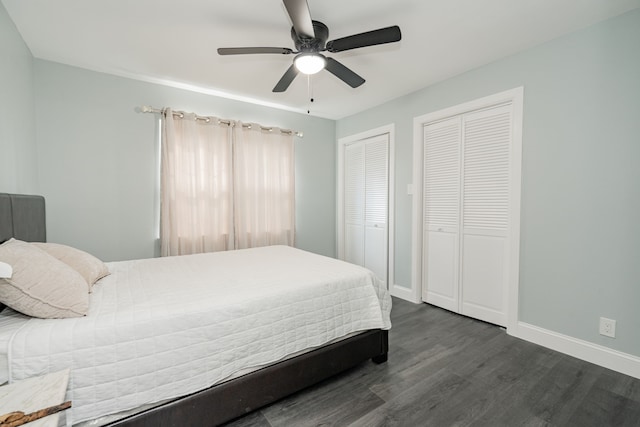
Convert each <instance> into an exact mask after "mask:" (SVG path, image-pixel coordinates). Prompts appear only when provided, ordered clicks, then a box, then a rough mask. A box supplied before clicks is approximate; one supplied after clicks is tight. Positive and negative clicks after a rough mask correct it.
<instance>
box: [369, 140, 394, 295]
mask: <svg viewBox="0 0 640 427" xmlns="http://www.w3.org/2000/svg"><path fill="white" fill-rule="evenodd" d="M364 152H365V210H364V224H365V227H364V233H365V236H364V241H365V251H364V266H365V267H366V268H368V269H369V270H371V271H373V272H374V273H375V274H376V276H378V277H379V278H380V279H381V280H383V281H384V282H385V283H386V282H387V265H388V262H387V239H388V232H387V222H388V221H387V216H388V215H387V213H388V188H389V185H388V182H389V171H388V164H389V139H388V135H387V134H385V135H380V136H376V137H373V138H370V139H367V140H366V141H365V143H364Z"/></svg>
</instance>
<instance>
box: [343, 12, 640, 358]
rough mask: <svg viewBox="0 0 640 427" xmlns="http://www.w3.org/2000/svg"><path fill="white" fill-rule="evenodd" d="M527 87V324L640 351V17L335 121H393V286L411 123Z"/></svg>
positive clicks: (346, 124) (346, 125)
mask: <svg viewBox="0 0 640 427" xmlns="http://www.w3.org/2000/svg"><path fill="white" fill-rule="evenodd" d="M518 86H524V90H525V94H524V128H523V164H522V217H521V221H522V223H521V227H522V228H521V252H520V320H522V321H524V322H527V323H530V324H533V325H537V326H539V327H542V328H546V329H549V330H552V331H557V332H560V333H562V334H566V335H569V336H572V337H577V338H580V339H583V340H586V341H590V342H594V343H597V344H600V345H604V346H607V347H610V348H614V349H617V350H620V351H623V352H626V353H630V354H634V355H638V356H640V339H639V337H640V335H639V334H640V332H639V331H640V310H639V309H638V304H639V303H640V221H639V220H638V218H640V185H639V183H640V166H639V164H640V10H635V11H633V12H630V13H627V14H625V15H622V16H619V17H617V18H614V19H611V20H608V21H605V22H603V23H600V24H598V25H595V26H593V27H590V28H587V29H585V30H582V31H579V32H576V33H573V34H570V35H568V36H565V37H562V38H560V39H557V40H555V41H552V42H549V43H547V44H544V45H541V46H538V47H536V48H534V49H531V50H528V51H526V52H523V53H520V54H517V55H514V56H511V57H509V58H506V59H503V60H500V61H497V62H494V63H491V64H489V65H487V66H484V67H481V68H478V69H475V70H472V71H470V72H467V73H465V74H462V75H460V76H457V77H455V78H452V79H449V80H446V81H444V82H441V83H439V84H436V85H433V86H430V87H427V88H425V89H423V90H421V91H418V92H415V93H413V94H410V95H407V96H404V97H401V98H398V99H396V100H393V101H391V102H389V103H386V104H384V105H381V106H379V107H376V108H373V109H371V110H368V111H365V112H362V113H360V114H357V115H354V116H351V117H347V118H345V119H342V120H339V121H338V123H337V128H336V131H337V137H338V138H341V137H345V136H348V135H352V134H355V133H358V132H362V131H365V130H367V129H371V128H375V127H378V126H381V125H385V124H388V123H395V125H396V205H395V214H396V242H395V250H396V272H395V274H396V282H397V284H398V285H401V286H410V283H411V214H412V212H411V196H408V195H406V188H407V184H408V183H411V182H412V175H411V174H412V166H411V165H412V151H411V150H412V144H413V140H412V138H413V135H412V132H413V130H412V122H413V118H414V117H416V116H420V115H423V114H426V113H429V112H433V111H437V110H439V109H442V108H446V107H450V106H453V105H457V104H460V103H463V102H466V101H470V100H473V99H476V98H480V97H483V96H487V95H490V94H493V93H497V92H500V91H503V90H507V89H511V88H514V87H518ZM600 316H604V317H609V318H612V319H616V320H617V321H618V323H617V337H616V338H615V339H610V338H606V337H602V336H600V335H599V334H598V318H599V317H600Z"/></svg>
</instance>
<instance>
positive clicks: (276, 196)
mask: <svg viewBox="0 0 640 427" xmlns="http://www.w3.org/2000/svg"><path fill="white" fill-rule="evenodd" d="M233 156H234V205H235V211H234V213H235V215H234V217H235V246H236V249H242V248H250V247H255V246H267V245H289V246H293V244H294V230H295V184H294V183H295V166H294V165H295V163H294V161H295V150H294V141H293V135H292V134H290V133H289V134H286V133H283V132H280V129H277V128H271V129H269V130H267V129H264V128H262V127H261V126H260V125H255V124H254V125H245V126H243V125H242V123H237V124H236V126H235V128H234V154H233Z"/></svg>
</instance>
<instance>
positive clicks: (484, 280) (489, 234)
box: [460, 106, 512, 325]
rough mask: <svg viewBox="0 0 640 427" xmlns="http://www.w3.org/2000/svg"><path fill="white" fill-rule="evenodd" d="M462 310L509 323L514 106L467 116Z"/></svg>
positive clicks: (464, 132) (464, 124)
mask: <svg viewBox="0 0 640 427" xmlns="http://www.w3.org/2000/svg"><path fill="white" fill-rule="evenodd" d="M463 134H464V149H463V155H462V158H463V183H462V193H463V194H462V212H463V213H462V227H463V231H462V239H461V245H462V253H461V256H462V269H461V271H462V277H461V284H462V286H461V298H460V300H461V307H460V312H461V313H462V314H465V315H468V316H471V317H475V318H477V319H481V320H485V321H488V322H491V323H495V324H498V325H506V307H507V305H506V304H507V301H506V297H507V291H508V289H507V277H508V274H507V273H508V270H507V265H508V259H507V257H508V253H509V252H508V237H509V236H508V233H507V232H508V227H509V179H510V176H509V164H510V160H509V155H510V146H511V137H512V136H511V107H510V106H504V107H498V108H493V109H490V110H485V111H480V112H477V113H469V114H465V115H464V116H463Z"/></svg>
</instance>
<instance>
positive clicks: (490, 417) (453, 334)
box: [227, 299, 640, 427]
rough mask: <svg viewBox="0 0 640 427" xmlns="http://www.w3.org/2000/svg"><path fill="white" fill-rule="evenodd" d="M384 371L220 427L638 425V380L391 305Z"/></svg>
mask: <svg viewBox="0 0 640 427" xmlns="http://www.w3.org/2000/svg"><path fill="white" fill-rule="evenodd" d="M393 303H394V307H393V310H392V315H391V318H392V322H393V328H392V330H391V332H390V334H389V340H390V352H389V361H388V362H387V363H384V364H381V365H376V364H374V363H372V362H370V361H369V362H366V363H364V364H362V365H360V366H358V367H356V368H354V369H352V370H350V371H348V372H346V373H344V374H341V375H339V376H337V377H335V378H332V379H330V380H327V381H324V382H323V383H321V384H319V385H317V386H314V387H311V388H309V389H307V390H304V391H302V392H300V393H297V394H295V395H293V396H291V397H288V398H286V399H283V400H281V401H279V402H277V403H275V404H273V405H271V406H268V407H266V408H263V409H262V410H260V411H256V412H253V413H251V414H249V415H247V416H245V417H243V418H240V419H238V420H236V421H234V422H232V423H229V424H227V427H249V426H252V427H281V426H287V427H290V426H363V427H364V426H366V427H370V426H437V427H440V426H492V427H493V426H509V427H511V426H576V427H587V426H598V427H603V426H640V380H638V379H634V378H632V377H629V376H625V375H622V374H619V373H616V372H613V371H611V370H608V369H605V368H602V367H599V366H596V365H593V364H590V363H587V362H584V361H581V360H578V359H575V358H572V357H570V356H566V355H563V354H561V353H558V352H555V351H553V350H549V349H546V348H544V347H540V346H537V345H535V344H531V343H528V342H526V341H522V340H519V339H517V338H513V337H511V336H509V335H507V334H506V333H505V331H504V330H502V329H500V328H498V327H496V326H493V325H489V324H486V323H483V322H480V321H476V320H473V319H469V318H466V317H463V316H459V315H456V314H453V313H450V312H448V311H445V310H442V309H439V308H435V307H432V306H429V305H427V304H420V305H416V304H411V303H408V302H405V301H402V300H398V299H394V300H393Z"/></svg>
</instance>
